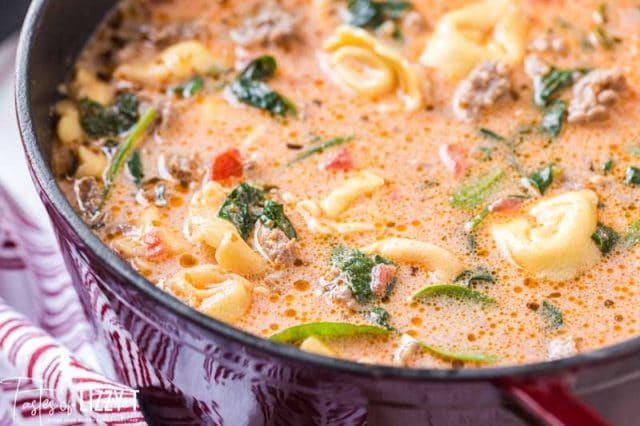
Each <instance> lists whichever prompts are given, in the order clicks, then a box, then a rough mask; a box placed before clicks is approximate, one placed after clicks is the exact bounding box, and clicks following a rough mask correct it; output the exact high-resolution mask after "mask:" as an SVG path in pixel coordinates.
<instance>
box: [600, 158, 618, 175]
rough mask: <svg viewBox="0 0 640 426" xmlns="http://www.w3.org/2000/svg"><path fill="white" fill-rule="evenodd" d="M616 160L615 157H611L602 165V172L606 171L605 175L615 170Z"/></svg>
mask: <svg viewBox="0 0 640 426" xmlns="http://www.w3.org/2000/svg"><path fill="white" fill-rule="evenodd" d="M615 164H616V163H615V160H614V159H613V158H609V159H608V160H607V161H606V162H605V163H604V164H603V165H602V173H604V174H605V175H608V174H609V172H610V171H611V170H613V166H614V165H615Z"/></svg>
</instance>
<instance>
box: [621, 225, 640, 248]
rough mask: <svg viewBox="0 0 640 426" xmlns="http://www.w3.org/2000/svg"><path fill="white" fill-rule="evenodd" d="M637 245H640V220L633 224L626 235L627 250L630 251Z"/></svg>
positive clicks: (625, 244)
mask: <svg viewBox="0 0 640 426" xmlns="http://www.w3.org/2000/svg"><path fill="white" fill-rule="evenodd" d="M636 244H640V220H638V221H636V222H634V223H632V224H631V226H630V227H629V229H628V230H627V233H626V234H625V235H624V246H625V248H628V249H629V248H631V247H633V246H635V245H636Z"/></svg>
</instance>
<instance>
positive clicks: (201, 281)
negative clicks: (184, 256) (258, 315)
mask: <svg viewBox="0 0 640 426" xmlns="http://www.w3.org/2000/svg"><path fill="white" fill-rule="evenodd" d="M164 287H165V288H166V289H167V290H168V291H170V292H171V293H173V294H174V295H175V296H176V297H178V298H180V299H181V300H184V301H185V302H187V303H188V304H189V305H191V306H193V307H194V308H196V309H197V310H199V311H201V312H203V313H205V314H207V315H210V316H212V317H213V318H216V319H219V320H221V321H225V322H233V321H236V320H237V319H239V318H240V317H242V316H243V315H244V314H245V313H246V312H247V310H249V307H250V306H251V301H252V291H253V287H252V284H251V283H250V282H249V281H247V280H246V279H244V278H243V277H241V276H239V275H236V274H232V273H228V272H226V271H225V270H224V269H223V268H221V267H220V266H218V265H199V266H195V267H193V268H189V269H185V270H182V271H180V272H178V273H177V274H176V275H174V276H173V277H171V278H170V279H169V280H167V282H166V283H165V284H164Z"/></svg>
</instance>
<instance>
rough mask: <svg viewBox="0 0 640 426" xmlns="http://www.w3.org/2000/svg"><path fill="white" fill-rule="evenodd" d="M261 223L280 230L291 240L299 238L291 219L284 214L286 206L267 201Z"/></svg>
mask: <svg viewBox="0 0 640 426" xmlns="http://www.w3.org/2000/svg"><path fill="white" fill-rule="evenodd" d="M260 221H261V222H262V223H264V224H265V226H267V227H269V228H271V229H273V228H278V229H280V230H281V231H282V232H284V233H285V235H286V236H287V237H289V239H291V240H292V239H294V238H296V237H297V234H296V230H295V229H294V228H293V225H292V224H291V222H290V221H289V218H288V217H287V216H286V215H285V214H284V206H283V205H282V204H279V203H276V202H275V201H271V200H266V201H265V203H264V209H263V210H262V215H261V216H260Z"/></svg>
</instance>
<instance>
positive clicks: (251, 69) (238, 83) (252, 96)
mask: <svg viewBox="0 0 640 426" xmlns="http://www.w3.org/2000/svg"><path fill="white" fill-rule="evenodd" d="M276 67H277V65H276V60H275V59H274V57H273V56H269V55H265V56H261V57H259V58H257V59H254V60H253V61H251V62H250V63H249V65H247V67H246V68H245V69H244V70H243V71H242V72H241V73H240V75H239V76H238V77H237V78H236V79H235V80H234V81H233V82H232V83H231V92H232V93H233V95H234V96H235V97H236V98H237V99H238V100H239V101H240V102H244V103H246V104H248V105H251V106H254V107H256V108H259V109H263V110H266V111H269V112H270V113H271V114H275V115H285V114H287V113H289V112H290V113H293V114H295V113H296V106H295V105H294V104H293V103H292V102H291V101H290V100H289V99H287V98H285V97H284V96H282V95H281V94H279V93H278V92H276V91H275V90H273V89H272V88H271V87H270V86H269V85H268V84H266V83H265V82H264V81H265V80H268V79H270V78H271V77H273V75H274V74H275V71H276Z"/></svg>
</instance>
